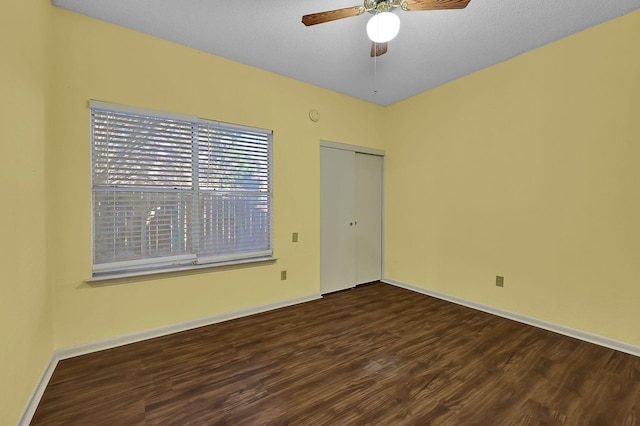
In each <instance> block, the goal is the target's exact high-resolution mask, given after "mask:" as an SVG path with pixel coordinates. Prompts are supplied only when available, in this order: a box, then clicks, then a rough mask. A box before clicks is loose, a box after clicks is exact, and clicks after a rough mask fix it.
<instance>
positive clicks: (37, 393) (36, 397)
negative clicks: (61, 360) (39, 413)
mask: <svg viewBox="0 0 640 426" xmlns="http://www.w3.org/2000/svg"><path fill="white" fill-rule="evenodd" d="M57 365H58V359H57V358H56V355H55V353H54V354H53V356H52V357H51V359H50V360H49V364H48V365H47V367H46V368H45V369H44V371H43V372H42V375H41V376H40V380H38V384H37V385H36V388H35V389H34V391H33V393H32V394H31V397H30V398H29V400H28V401H27V406H26V407H25V408H24V410H23V411H22V415H21V416H20V419H19V420H18V426H29V423H31V419H33V415H34V414H35V413H36V408H38V404H39V403H40V399H42V395H43V394H44V390H45V389H46V388H47V385H48V384H49V380H51V376H52V375H53V372H54V371H55V369H56V366H57Z"/></svg>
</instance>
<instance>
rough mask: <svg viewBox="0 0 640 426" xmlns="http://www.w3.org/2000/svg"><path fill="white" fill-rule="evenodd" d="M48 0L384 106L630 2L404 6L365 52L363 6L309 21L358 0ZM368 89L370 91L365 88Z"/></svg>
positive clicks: (639, 2) (634, 0)
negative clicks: (383, 39) (390, 34)
mask: <svg viewBox="0 0 640 426" xmlns="http://www.w3.org/2000/svg"><path fill="white" fill-rule="evenodd" d="M53 3H54V4H55V5H56V6H60V7H63V8H65V9H70V10H73V11H76V12H79V13H82V14H85V15H88V16H92V17H95V18H98V19H102V20H105V21H108V22H112V23H115V24H119V25H122V26H124V27H127V28H132V29H135V30H138V31H141V32H143V33H147V34H151V35H154V36H157V37H160V38H163V39H166V40H171V41H174V42H177V43H180V44H183V45H186V46H190V47H193V48H195V49H198V50H202V51H205V52H210V53H212V54H214V55H218V56H222V57H225V58H228V59H232V60H234V61H237V62H241V63H244V64H248V65H251V66H254V67H257V68H261V69H264V70H268V71H272V72H275V73H277V74H281V75H285V76H288V77H291V78H294V79H296V80H300V81H304V82H307V83H311V84H313V85H316V86H320V87H324V88H327V89H330V90H334V91H336V92H340V93H344V94H347V95H350V96H353V97H356V98H360V99H363V100H366V101H369V102H373V103H376V104H379V105H389V104H392V103H394V102H398V101H400V100H402V99H405V98H408V97H410V96H413V95H415V94H417V93H420V92H423V91H425V90H428V89H430V88H433V87H435V86H438V85H440V84H443V83H445V82H447V81H451V80H454V79H456V78H459V77H462V76H464V75H467V74H470V73H472V72H474V71H477V70H480V69H482V68H485V67H488V66H490V65H493V64H496V63H498V62H501V61H504V60H505V59H508V58H511V57H513V56H516V55H519V54H520V53H523V52H526V51H528V50H531V49H534V48H536V47H539V46H542V45H544V44H547V43H550V42H552V41H555V40H558V39H560V38H563V37H566V36H568V35H570V34H573V33H575V32H578V31H581V30H583V29H586V28H589V27H592V26H594V25H596V24H599V23H601V22H604V21H607V20H610V19H613V18H616V17H618V16H621V15H623V14H625V13H629V12H631V11H633V10H635V9H638V8H640V0H471V3H469V5H468V6H467V8H466V9H462V10H451V11H419V12H406V11H402V10H400V9H396V10H395V11H394V13H397V14H398V16H399V17H400V22H401V24H400V34H399V35H398V36H397V37H396V38H395V39H394V40H392V41H391V42H390V43H389V52H388V53H387V54H385V55H383V56H381V57H379V58H377V59H376V60H375V61H374V59H373V58H371V57H370V56H369V49H370V42H369V40H368V38H367V35H366V31H365V27H366V24H367V21H368V19H369V18H370V16H371V15H370V14H368V13H365V14H364V15H360V16H356V17H351V18H346V19H342V20H339V21H333V22H328V23H324V24H320V25H315V26H311V27H305V26H304V25H303V24H302V23H301V17H302V16H303V15H306V14H310V13H316V12H323V11H326V10H332V9H340V8H345V7H350V6H358V5H361V4H362V3H361V2H359V0H322V1H317V0H259V1H257V0H231V1H224V2H223V1H219V0H53ZM375 90H377V93H375V92H374V91H375Z"/></svg>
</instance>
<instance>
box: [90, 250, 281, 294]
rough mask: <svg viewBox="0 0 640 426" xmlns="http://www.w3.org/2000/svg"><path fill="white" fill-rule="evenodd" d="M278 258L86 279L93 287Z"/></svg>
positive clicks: (257, 258)
mask: <svg viewBox="0 0 640 426" xmlns="http://www.w3.org/2000/svg"><path fill="white" fill-rule="evenodd" d="M276 260H278V258H276V257H273V256H267V257H256V258H253V259H242V260H230V261H228V262H218V263H208V264H204V265H188V266H178V267H174V268H165V269H154V270H149V271H134V272H121V273H114V274H100V275H96V276H94V277H92V278H89V279H86V280H84V282H85V283H87V284H89V285H90V286H92V287H99V286H104V285H110V284H120V283H122V282H130V281H143V280H145V279H154V278H163V277H159V275H160V276H163V275H185V274H189V273H196V272H207V270H208V269H231V268H234V267H236V268H237V267H247V266H251V265H252V264H256V263H272V262H275V261H276Z"/></svg>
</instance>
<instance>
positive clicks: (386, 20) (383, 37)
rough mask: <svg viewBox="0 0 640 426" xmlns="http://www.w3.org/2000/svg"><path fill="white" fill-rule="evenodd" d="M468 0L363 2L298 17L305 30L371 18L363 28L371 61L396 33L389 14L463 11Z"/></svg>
mask: <svg viewBox="0 0 640 426" xmlns="http://www.w3.org/2000/svg"><path fill="white" fill-rule="evenodd" d="M470 1H471V0H364V4H363V5H362V6H353V7H347V8H344V9H336V10H329V11H326V12H319V13H312V14H310V15H304V16H303V17H302V23H303V24H305V25H306V26H311V25H316V24H322V23H325V22H331V21H335V20H338V19H343V18H350V17H352V16H358V15H362V14H363V13H364V12H369V13H371V14H373V18H371V20H369V23H368V24H367V34H368V35H369V38H370V39H371V57H372V58H373V57H375V56H380V55H383V54H385V53H387V47H388V46H387V43H388V42H389V41H390V40H391V39H393V38H394V37H395V36H396V35H397V34H398V31H399V29H400V19H399V18H398V16H397V15H395V14H393V13H390V11H392V10H394V9H395V8H397V7H399V8H401V9H402V10H405V11H415V10H448V9H464V8H465V7H467V5H468V4H469V2H470Z"/></svg>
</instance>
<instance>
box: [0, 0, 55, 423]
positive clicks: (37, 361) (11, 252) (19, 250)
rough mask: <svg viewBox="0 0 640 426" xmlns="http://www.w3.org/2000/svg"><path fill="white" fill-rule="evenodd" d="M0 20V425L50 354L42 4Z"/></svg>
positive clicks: (17, 6) (14, 415) (17, 8)
mask: <svg viewBox="0 0 640 426" xmlns="http://www.w3.org/2000/svg"><path fill="white" fill-rule="evenodd" d="M2 6H3V8H2V9H3V10H2V14H0V52H2V66H0V123H1V127H2V136H1V137H0V177H1V181H2V185H0V199H1V200H2V208H1V209H0V223H2V244H0V269H1V270H2V278H1V279H0V424H3V425H11V424H15V423H16V422H17V421H18V418H19V416H20V414H21V412H22V409H23V408H24V406H25V404H26V402H27V400H28V398H29V396H30V395H31V393H32V391H33V390H34V388H35V386H36V383H37V382H38V379H39V377H40V375H41V374H42V372H43V371H44V369H45V367H46V366H47V364H48V362H49V359H50V358H51V354H52V353H53V331H52V326H51V324H52V315H51V292H50V289H49V285H48V280H47V276H46V259H47V253H46V214H45V212H46V194H45V142H46V133H45V129H46V121H47V116H46V109H47V101H48V96H47V90H48V89H47V81H48V79H47V74H46V71H47V69H46V68H47V67H46V61H47V49H46V45H47V39H48V37H47V36H48V28H49V25H48V14H49V12H50V7H49V5H48V4H47V3H46V2H35V1H34V2H32V1H10V2H4V3H3V5H2Z"/></svg>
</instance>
